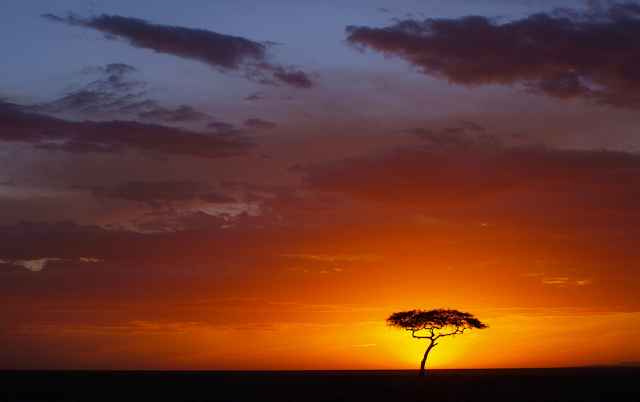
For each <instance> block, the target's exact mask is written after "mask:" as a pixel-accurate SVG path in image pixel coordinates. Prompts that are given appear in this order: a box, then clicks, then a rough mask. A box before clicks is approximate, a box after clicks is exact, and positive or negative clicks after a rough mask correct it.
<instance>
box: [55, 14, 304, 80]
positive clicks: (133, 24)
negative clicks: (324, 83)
mask: <svg viewBox="0 0 640 402" xmlns="http://www.w3.org/2000/svg"><path fill="white" fill-rule="evenodd" d="M42 17H43V18H45V19H48V20H50V21H56V22H64V23H67V24H71V25H75V26H82V27H87V28H93V29H97V30H99V31H102V32H104V33H106V34H107V35H111V36H117V37H121V38H125V39H127V40H128V41H129V43H130V44H131V45H132V46H134V47H138V48H145V49H152V50H154V51H155V52H158V53H166V54H171V55H174V56H178V57H182V58H185V59H192V60H197V61H200V62H203V63H206V64H209V65H210V66H213V67H215V68H217V69H218V70H219V71H234V70H236V71H237V70H243V71H244V72H245V75H246V76H247V77H248V78H250V79H252V80H255V81H257V82H260V83H264V84H273V83H275V82H279V83H282V84H285V85H288V86H292V87H295V88H301V89H303V88H310V87H312V86H313V85H314V84H315V83H314V82H313V81H312V80H311V78H310V77H309V75H308V74H307V73H305V72H303V71H300V70H295V69H293V68H292V67H284V66H281V65H279V64H273V63H270V62H268V61H267V58H268V55H267V49H268V45H271V44H270V43H267V44H264V43H259V42H255V41H252V40H249V39H246V38H242V37H239V36H231V35H223V34H220V33H217V32H212V31H208V30H206V29H195V28H186V27H179V26H171V25H159V24H151V23H149V22H147V21H145V20H142V19H139V18H127V17H121V16H119V15H114V16H110V15H106V14H102V15H100V16H94V17H90V18H82V17H80V16H77V15H69V16H68V17H66V18H62V17H58V16H55V15H52V14H44V15H42Z"/></svg>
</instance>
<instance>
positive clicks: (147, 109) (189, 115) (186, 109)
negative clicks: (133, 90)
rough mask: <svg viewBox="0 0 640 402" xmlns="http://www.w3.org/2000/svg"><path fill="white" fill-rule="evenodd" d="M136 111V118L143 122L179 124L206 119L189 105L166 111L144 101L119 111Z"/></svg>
mask: <svg viewBox="0 0 640 402" xmlns="http://www.w3.org/2000/svg"><path fill="white" fill-rule="evenodd" d="M136 110H137V111H138V112H137V113H136V114H137V116H138V118H140V119H143V120H155V121H161V122H165V123H181V122H188V121H199V120H204V119H206V118H208V116H207V114H205V113H202V112H198V111H197V110H195V109H194V108H192V107H191V106H189V105H180V106H179V107H177V108H176V109H168V108H165V107H162V106H160V105H159V104H158V103H157V102H155V101H152V100H146V101H144V102H141V103H135V104H131V105H129V106H127V107H126V108H123V109H121V111H123V112H133V111H136Z"/></svg>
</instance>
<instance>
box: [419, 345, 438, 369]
mask: <svg viewBox="0 0 640 402" xmlns="http://www.w3.org/2000/svg"><path fill="white" fill-rule="evenodd" d="M434 346H436V344H435V343H433V340H431V343H430V344H429V347H428V348H427V351H426V352H424V357H423V358H422V361H421V362H420V375H421V376H424V365H425V363H426V362H427V356H429V352H430V351H431V349H432V348H433V347H434Z"/></svg>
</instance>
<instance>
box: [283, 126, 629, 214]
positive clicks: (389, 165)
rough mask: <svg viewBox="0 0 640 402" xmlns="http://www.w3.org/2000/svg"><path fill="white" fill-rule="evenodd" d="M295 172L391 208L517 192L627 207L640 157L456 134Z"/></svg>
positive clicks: (473, 201) (322, 186)
mask: <svg viewBox="0 0 640 402" xmlns="http://www.w3.org/2000/svg"><path fill="white" fill-rule="evenodd" d="M290 169H291V170H292V171H297V172H301V173H302V174H303V177H302V180H303V183H304V184H306V185H307V186H308V187H309V188H313V189H316V190H322V191H329V192H334V193H341V194H347V195H352V196H357V197H360V198H364V199H368V200H371V201H376V202H381V203H388V204H392V205H393V204H396V205H415V206H418V205H420V206H425V207H436V208H448V207H459V206H463V205H467V206H471V205H477V204H478V203H483V202H491V201H493V200H495V199H496V197H498V196H502V195H506V194H513V193H519V192H526V193H530V194H543V195H548V196H553V197H555V196H558V197H567V196H578V195H580V197H579V198H580V199H582V200H585V199H589V200H599V201H597V202H603V200H604V198H605V196H604V195H605V194H606V197H609V199H610V200H613V199H616V200H618V201H619V202H620V203H621V205H622V204H624V205H627V207H626V208H627V209H628V210H629V202H631V200H633V201H632V202H634V203H638V205H640V155H638V154H635V153H625V152H614V151H605V150H601V151H595V150H594V151H580V150H555V149H551V148H547V147H544V146H522V147H514V148H502V147H500V148H496V147H493V146H486V144H485V143H484V142H482V141H478V140H477V139H468V140H466V141H465V140H463V139H461V138H460V137H455V141H440V142H433V143H432V144H430V145H424V146H413V147H409V146H405V147H397V148H392V149H388V150H385V151H380V152H378V153H375V154H370V155H364V156H358V157H351V158H344V159H339V160H335V161H329V162H324V163H318V164H308V165H296V166H293V167H292V168H290ZM574 201H575V200H574ZM597 202H596V203H597ZM613 203H614V202H613V201H612V202H611V203H610V204H611V205H612V204H613ZM631 210H634V208H631ZM635 210H636V212H638V211H637V208H635Z"/></svg>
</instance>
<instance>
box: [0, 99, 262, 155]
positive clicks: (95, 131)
mask: <svg viewBox="0 0 640 402" xmlns="http://www.w3.org/2000/svg"><path fill="white" fill-rule="evenodd" d="M20 109H21V108H20V107H19V106H18V105H15V104H11V103H2V102H0V141H6V142H23V143H28V144H32V145H33V146H35V147H36V148H40V149H48V150H56V151H65V152H74V153H123V152H127V151H139V152H149V153H154V154H161V155H185V156H193V157H199V158H209V159H213V158H229V157H236V156H244V155H247V154H248V151H249V150H250V149H252V148H254V147H255V146H256V145H255V144H254V143H253V142H251V141H250V140H248V139H247V138H245V137H242V136H239V135H236V133H217V134H201V133H197V132H193V131H188V130H183V129H179V128H174V127H168V126H163V125H159V124H150V123H140V122H135V121H120V120H112V121H99V122H93V121H86V120H85V121H79V122H77V121H69V120H63V119H58V118H54V117H50V116H47V115H44V114H39V113H29V112H25V111H22V110H20Z"/></svg>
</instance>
